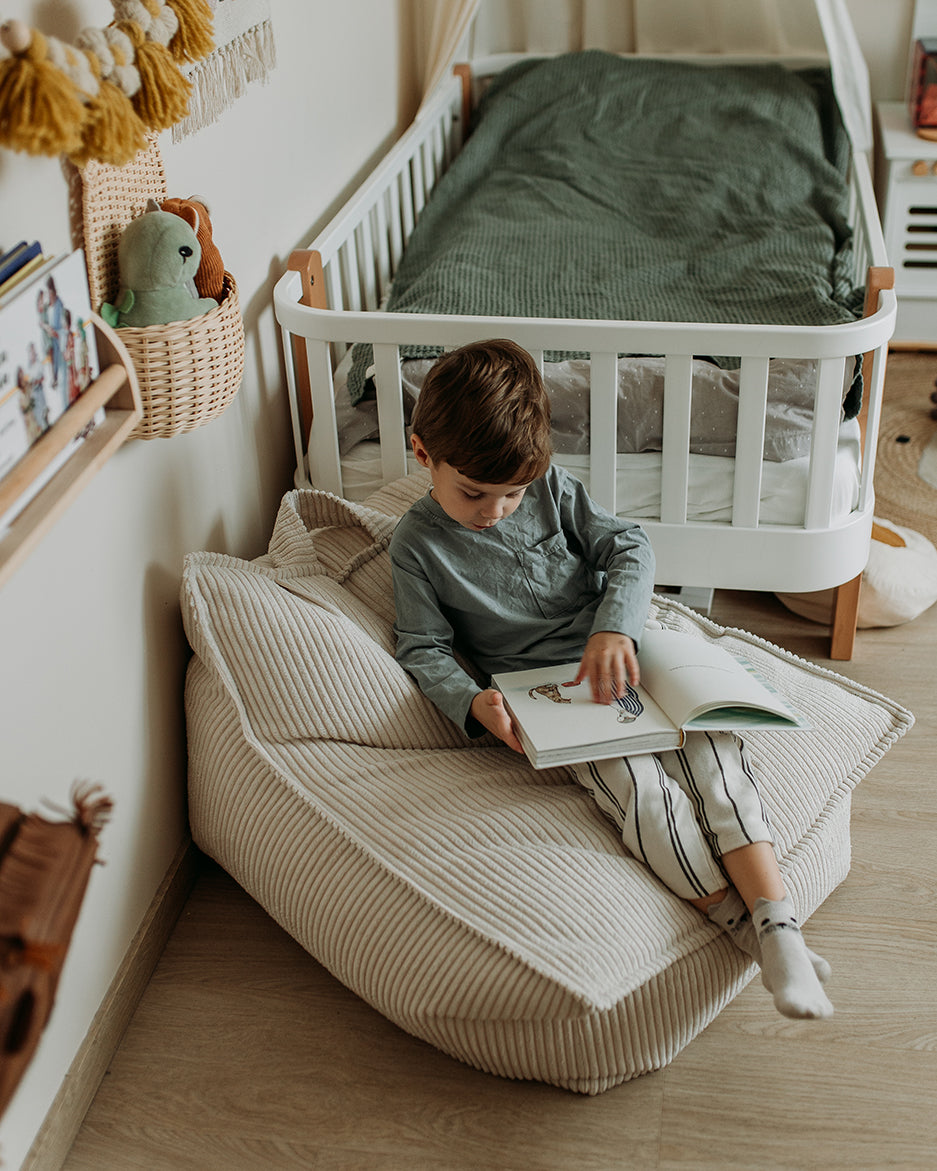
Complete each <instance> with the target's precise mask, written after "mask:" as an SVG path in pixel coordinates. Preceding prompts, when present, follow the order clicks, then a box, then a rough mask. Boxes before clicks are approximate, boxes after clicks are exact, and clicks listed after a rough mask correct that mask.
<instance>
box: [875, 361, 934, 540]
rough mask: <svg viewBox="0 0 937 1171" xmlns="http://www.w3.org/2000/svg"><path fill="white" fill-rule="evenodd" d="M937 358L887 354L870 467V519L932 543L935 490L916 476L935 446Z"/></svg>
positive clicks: (931, 485) (926, 481)
mask: <svg viewBox="0 0 937 1171" xmlns="http://www.w3.org/2000/svg"><path fill="white" fill-rule="evenodd" d="M935 379H937V353H934V352H924V351H900V350H899V351H896V352H893V353H891V354H889V355H888V365H887V367H886V370H885V398H884V401H883V405H882V421H881V426H880V428H879V440H878V454H877V456H876V463H875V515H876V516H878V517H882V518H883V519H885V520H890V521H892V522H893V523H894V524H897V525H904V526H905V527H906V528H909V529H914V530H915V532H918V533H923V534H924V536H925V537H927V538H928V540H930V541H932V542H933V543H934V544H937V487H935V486H934V485H933V484H932V483H929V482H928V480H926V479H923V478H922V477H921V475H920V471H919V467H920V463H921V458H922V456H923V455H924V452H925V450H926V449H927V448H928V446H929V445H930V446H931V448H933V447H934V446H935V445H937V420H935V419H932V418H931V417H930V411H931V408H932V407H933V406H934V404H933V403H932V402H931V401H930V396H931V392H932V391H933V390H934V389H935V386H934V380H935Z"/></svg>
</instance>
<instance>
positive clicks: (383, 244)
mask: <svg viewBox="0 0 937 1171" xmlns="http://www.w3.org/2000/svg"><path fill="white" fill-rule="evenodd" d="M374 222H375V225H376V226H375V232H376V235H377V302H378V304H379V305H380V303H381V301H383V299H384V295H385V294H386V292H387V289H388V286H389V285H390V278H391V277H392V276H393V271H394V270H393V266H392V264H391V259H390V239H389V232H388V225H387V204H386V201H385V200H384V199H383V198H381V199H379V200H378V201H377V204H376V206H375V208H374Z"/></svg>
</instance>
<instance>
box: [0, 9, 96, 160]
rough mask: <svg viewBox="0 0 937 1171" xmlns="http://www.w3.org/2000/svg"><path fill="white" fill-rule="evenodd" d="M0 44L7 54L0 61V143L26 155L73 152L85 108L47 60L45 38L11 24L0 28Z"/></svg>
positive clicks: (57, 70)
mask: <svg viewBox="0 0 937 1171" xmlns="http://www.w3.org/2000/svg"><path fill="white" fill-rule="evenodd" d="M0 42H2V43H3V45H4V46H5V48H7V49H9V51H10V52H11V53H12V54H13V56H12V57H10V58H8V59H7V60H5V61H0V145H2V146H6V147H8V148H9V149H10V150H21V151H26V153H27V154H31V155H57V154H68V153H70V152H71V151H73V150H75V149H76V148H77V147H78V146H79V145H80V143H81V126H82V123H83V121H84V117H85V109H84V106H83V105H82V102H81V100H80V99H79V97H78V94H77V93H76V92H75V87H74V86H73V85H72V83H71V82H70V81H69V79H68V78H67V77H66V76H65V75H64V74H63V73H62V72H61V71H60V70H59V69H57V68H56V67H55V66H54V65H52V64H51V63H50V62H49V60H48V45H47V43H46V39H45V37H44V36H43V35H42V33H40V32H39V31H38V30H37V29H29V28H27V26H26V25H25V24H23V23H22V21H18V20H11V21H8V22H7V23H6V24H4V25H3V26H2V27H0Z"/></svg>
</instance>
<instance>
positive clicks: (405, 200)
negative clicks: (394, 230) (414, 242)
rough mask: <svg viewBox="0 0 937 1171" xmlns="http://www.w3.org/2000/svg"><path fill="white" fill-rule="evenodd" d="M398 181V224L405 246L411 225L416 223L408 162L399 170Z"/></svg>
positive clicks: (410, 231)
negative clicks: (401, 230)
mask: <svg viewBox="0 0 937 1171" xmlns="http://www.w3.org/2000/svg"><path fill="white" fill-rule="evenodd" d="M398 181H399V184H400V225H401V227H402V229H403V245H404V247H405V248H406V246H407V241H408V240H409V239H410V235H411V233H412V232H413V225H414V224H415V223H416V215H415V213H414V210H413V208H414V202H415V201H414V198H413V176H412V174H411V172H410V166H409V164H408V165H407V166H406V167H404V169H403V170H402V171H401V172H400V175H399V177H398Z"/></svg>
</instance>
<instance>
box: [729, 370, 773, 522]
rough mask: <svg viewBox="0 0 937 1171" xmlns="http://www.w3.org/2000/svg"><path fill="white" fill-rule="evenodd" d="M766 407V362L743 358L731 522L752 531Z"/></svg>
mask: <svg viewBox="0 0 937 1171" xmlns="http://www.w3.org/2000/svg"><path fill="white" fill-rule="evenodd" d="M767 406H768V359H767V358H743V359H742V369H741V371H740V372H739V415H738V421H737V423H736V438H735V479H734V483H733V488H732V523H733V524H734V525H740V526H744V527H746V528H754V527H756V526H757V524H758V516H759V513H760V511H761V475H762V456H763V452H764V447H765V412H766V410H767Z"/></svg>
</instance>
